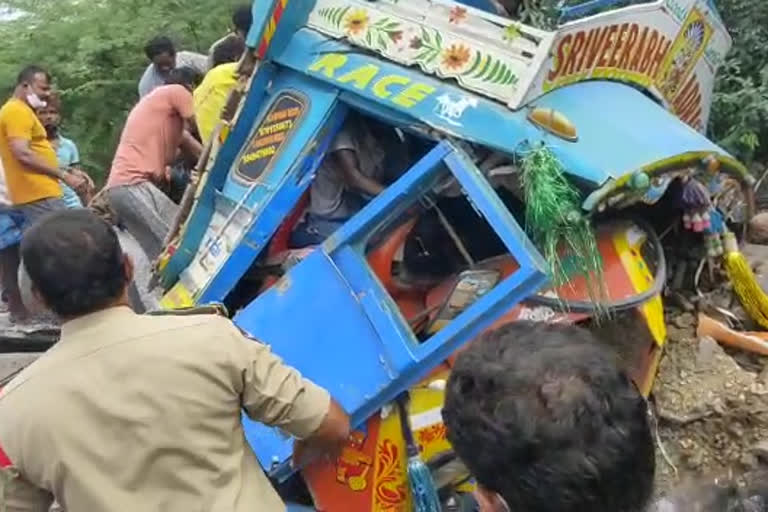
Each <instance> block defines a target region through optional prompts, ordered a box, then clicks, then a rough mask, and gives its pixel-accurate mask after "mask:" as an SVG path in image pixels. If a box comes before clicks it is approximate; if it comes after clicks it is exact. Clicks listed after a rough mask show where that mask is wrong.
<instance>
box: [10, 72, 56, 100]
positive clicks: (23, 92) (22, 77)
mask: <svg viewBox="0 0 768 512" xmlns="http://www.w3.org/2000/svg"><path fill="white" fill-rule="evenodd" d="M50 94H51V76H50V75H49V74H48V72H47V71H45V70H44V69H43V68H41V67H38V66H27V67H26V68H24V69H22V70H21V73H19V76H18V77H17V78H16V96H17V97H19V98H20V99H22V100H24V101H26V102H27V104H28V105H29V106H30V107H32V108H34V109H37V108H40V107H42V106H43V105H45V103H46V102H47V101H48V97H49V96H50Z"/></svg>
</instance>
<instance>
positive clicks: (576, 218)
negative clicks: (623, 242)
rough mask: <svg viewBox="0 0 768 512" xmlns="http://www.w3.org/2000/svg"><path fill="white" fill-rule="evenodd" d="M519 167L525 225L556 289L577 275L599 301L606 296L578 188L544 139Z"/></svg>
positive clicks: (593, 240)
mask: <svg viewBox="0 0 768 512" xmlns="http://www.w3.org/2000/svg"><path fill="white" fill-rule="evenodd" d="M522 171H523V172H522V181H523V190H524V194H525V223H526V228H527V230H528V232H529V233H530V235H531V237H532V239H533V242H534V244H536V246H537V247H538V248H539V250H540V251H541V252H542V254H543V255H544V258H545V259H546V261H547V263H548V265H549V274H550V280H551V281H552V284H553V285H554V287H555V289H557V288H559V287H560V286H562V285H563V284H566V283H568V282H570V276H571V275H582V276H584V278H585V279H586V281H587V289H588V290H589V298H590V300H592V302H594V303H595V304H596V305H597V306H599V305H600V303H601V300H600V299H601V298H602V297H604V296H605V293H604V291H605V290H604V283H603V261H602V258H601V256H600V251H599V250H598V247H597V240H596V238H595V233H594V231H593V229H592V226H591V224H590V222H589V220H588V219H587V218H586V217H585V216H584V215H583V214H582V212H581V209H580V206H579V205H580V203H581V196H580V194H579V192H578V191H577V190H576V188H574V186H573V185H571V183H570V182H569V181H568V180H567V179H566V177H565V173H564V172H563V166H562V164H561V163H560V162H559V160H558V159H557V157H556V156H555V155H554V154H553V153H552V151H551V150H550V149H549V148H547V147H546V146H544V145H541V146H540V147H537V148H534V149H532V150H531V151H529V152H528V153H527V154H526V155H525V156H524V158H523V161H522ZM598 309H599V308H598Z"/></svg>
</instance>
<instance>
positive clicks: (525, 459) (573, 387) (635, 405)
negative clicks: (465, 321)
mask: <svg viewBox="0 0 768 512" xmlns="http://www.w3.org/2000/svg"><path fill="white" fill-rule="evenodd" d="M608 350H609V349H607V348H606V347H605V345H599V344H598V342H597V340H596V339H595V338H594V336H593V335H592V334H591V333H589V332H588V331H585V330H583V329H580V328H578V327H574V326H565V325H550V324H540V323H529V322H519V323H513V324H508V325H506V326H503V327H501V328H499V329H497V330H495V331H492V332H489V333H487V334H485V335H484V336H482V337H481V338H479V339H478V340H476V341H475V342H474V343H473V344H472V345H471V346H470V347H469V348H468V349H467V350H466V351H465V352H463V353H461V355H460V356H459V357H458V358H457V361H456V364H455V366H454V368H453V370H452V373H451V376H450V379H449V381H448V386H447V391H446V400H445V407H444V409H443V419H444V421H445V424H446V427H447V432H448V439H449V440H450V442H451V443H452V445H453V447H454V449H455V451H456V453H457V454H458V456H459V457H460V458H461V459H462V460H463V461H464V463H465V464H466V465H467V467H468V468H469V470H470V471H471V472H472V474H473V475H474V476H475V478H476V479H477V481H478V483H479V484H480V485H481V486H482V487H483V488H485V489H487V490H489V491H491V492H495V493H498V494H499V495H500V496H501V497H502V498H504V500H505V501H506V502H507V504H508V505H509V507H510V509H511V510H513V511H517V510H525V511H526V512H639V511H642V510H644V509H645V508H646V506H647V505H648V502H649V499H650V496H651V493H652V489H653V477H654V470H655V462H654V445H653V441H652V438H651V431H650V427H649V423H648V412H647V411H648V409H647V404H646V402H645V400H644V398H643V397H642V396H641V395H640V393H639V392H638V390H637V388H636V387H635V385H634V384H633V383H632V382H631V381H630V379H629V378H628V377H627V375H626V374H625V373H624V372H623V371H622V370H621V369H620V368H619V365H618V361H617V359H616V357H615V355H613V354H611V353H610V352H609V351H608Z"/></svg>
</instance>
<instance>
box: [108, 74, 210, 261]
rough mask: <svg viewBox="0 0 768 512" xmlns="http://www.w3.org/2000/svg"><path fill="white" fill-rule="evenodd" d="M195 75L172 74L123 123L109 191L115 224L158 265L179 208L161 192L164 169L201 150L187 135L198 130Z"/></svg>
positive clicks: (195, 141) (141, 101) (196, 155)
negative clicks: (182, 155) (195, 126)
mask: <svg viewBox="0 0 768 512" xmlns="http://www.w3.org/2000/svg"><path fill="white" fill-rule="evenodd" d="M197 78H198V75H197V73H196V72H195V71H194V70H192V69H189V68H179V69H175V70H173V71H172V72H171V75H170V77H169V79H168V81H167V84H166V85H164V86H161V87H158V88H156V89H155V90H154V91H152V92H151V93H149V94H148V95H146V96H145V97H143V98H142V99H141V100H140V101H139V103H138V104H137V105H136V106H135V107H134V108H133V110H132V111H131V113H130V114H129V115H128V119H127V120H126V122H125V127H124V128H123V133H122V135H121V137H120V144H119V145H118V147H117V152H116V153H115V159H114V160H113V162H112V169H111V171H110V173H109V179H108V180H107V185H106V187H105V188H106V194H107V199H108V201H109V205H110V207H111V208H112V210H113V212H114V213H115V214H116V216H117V222H118V223H119V224H120V225H122V226H123V227H124V228H125V229H126V230H128V232H130V233H131V235H133V237H134V238H136V240H137V241H138V242H139V244H140V245H141V247H142V249H144V252H145V253H146V254H147V257H148V258H149V259H150V260H154V259H155V258H156V257H157V256H158V255H159V254H160V252H161V250H162V244H163V240H164V239H165V236H166V235H167V234H168V230H169V229H170V224H171V223H172V222H173V219H174V218H175V216H176V213H177V211H178V205H177V204H175V203H174V202H173V201H171V200H170V198H168V196H166V195H165V194H164V193H163V192H162V191H161V190H160V188H159V187H160V186H162V185H163V184H164V183H165V182H167V180H168V177H167V175H166V167H167V166H168V165H170V164H171V163H172V162H173V161H174V160H175V159H176V157H177V155H178V154H179V151H180V150H181V151H185V152H187V153H189V154H190V156H192V157H194V158H197V157H198V156H199V155H200V151H201V149H202V148H201V146H200V143H199V142H197V140H195V139H194V137H192V136H191V135H190V133H189V132H188V131H187V126H188V125H189V124H190V123H192V124H194V120H193V115H194V101H193V99H192V90H193V89H194V87H195V85H196V83H195V82H196V81H197V80H196V79H197Z"/></svg>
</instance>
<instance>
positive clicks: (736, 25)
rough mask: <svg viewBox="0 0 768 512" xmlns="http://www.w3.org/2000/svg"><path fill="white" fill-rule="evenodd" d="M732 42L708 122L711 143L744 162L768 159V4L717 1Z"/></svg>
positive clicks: (743, 0)
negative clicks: (713, 142) (715, 143)
mask: <svg viewBox="0 0 768 512" xmlns="http://www.w3.org/2000/svg"><path fill="white" fill-rule="evenodd" d="M717 5H718V8H719V9H720V13H721V14H722V16H723V19H724V22H725V25H726V26H727V27H728V31H729V32H730V33H731V36H732V37H733V48H732V49H731V52H730V53H729V54H728V57H727V58H726V62H725V65H724V66H723V68H722V69H721V70H720V73H719V75H718V78H717V82H716V85H715V96H714V102H713V105H712V116H711V120H710V135H711V136H712V138H713V139H714V140H715V141H717V142H719V143H720V144H722V145H723V146H724V147H726V148H727V149H729V150H730V151H732V152H733V153H734V154H735V155H736V156H738V157H739V158H741V159H742V160H744V161H747V162H749V161H751V160H753V159H760V160H765V158H766V157H768V124H767V123H768V54H766V52H765V51H763V48H764V47H765V45H766V43H767V42H768V2H764V1H757V0H719V1H718V3H717Z"/></svg>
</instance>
